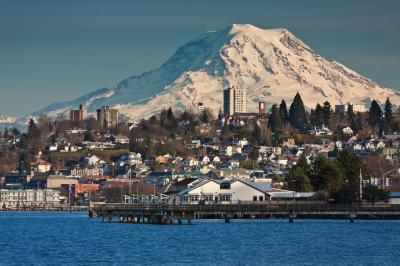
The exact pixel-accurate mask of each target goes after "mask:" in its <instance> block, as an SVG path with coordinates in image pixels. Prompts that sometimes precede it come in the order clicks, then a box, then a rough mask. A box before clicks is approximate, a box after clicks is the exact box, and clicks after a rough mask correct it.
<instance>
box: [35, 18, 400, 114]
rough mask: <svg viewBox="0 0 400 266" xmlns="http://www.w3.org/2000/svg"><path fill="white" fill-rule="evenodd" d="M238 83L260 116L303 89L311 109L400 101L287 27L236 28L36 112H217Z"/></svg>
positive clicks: (194, 42)
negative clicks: (261, 104) (198, 107)
mask: <svg viewBox="0 0 400 266" xmlns="http://www.w3.org/2000/svg"><path fill="white" fill-rule="evenodd" d="M232 85H233V86H235V87H240V88H245V89H247V95H248V100H249V104H248V106H249V111H250V112H252V111H256V109H257V103H258V101H265V102H266V103H267V105H272V104H273V103H279V102H280V101H281V100H282V99H284V100H286V101H287V102H289V103H290V102H291V100H292V99H293V97H294V95H295V94H296V92H297V91H298V92H299V93H300V94H301V96H302V99H303V101H304V103H305V105H306V106H307V107H309V108H312V107H314V106H315V104H316V103H317V102H320V103H323V102H324V101H329V102H330V103H331V104H332V105H335V104H338V103H348V102H350V103H363V104H365V105H369V102H370V101H371V99H376V100H378V101H379V102H381V103H383V102H384V101H385V99H386V98H387V97H390V99H391V101H392V103H394V104H395V105H399V104H400V94H399V93H398V92H396V91H395V90H392V89H389V88H385V87H383V86H381V85H378V84H377V83H375V82H374V81H372V80H370V79H368V78H366V77H363V76H361V75H360V74H358V73H356V72H354V71H352V70H351V69H349V68H347V67H345V66H344V65H342V64H340V63H338V62H336V61H332V60H328V59H325V58H323V57H322V56H320V55H319V54H317V53H316V52H315V51H314V50H313V49H311V48H310V47H309V46H307V45H306V44H305V43H304V42H303V41H301V40H300V39H299V38H297V37H296V36H294V35H293V34H292V33H290V32H289V31H288V30H286V29H260V28H257V27H255V26H252V25H248V24H246V25H239V24H233V25H231V26H229V27H227V28H225V29H223V30H219V31H213V32H207V33H205V34H203V35H202V36H200V37H199V38H197V39H195V40H192V41H190V42H188V43H187V44H185V45H183V46H181V47H179V48H178V50H177V51H176V52H175V53H174V54H173V55H172V57H171V58H170V59H169V60H168V61H166V62H165V63H164V64H162V65H161V66H160V67H159V68H157V69H155V70H152V71H149V72H145V73H143V74H141V75H139V76H132V77H130V78H127V79H125V80H123V81H122V82H120V83H119V84H117V85H116V86H115V87H113V88H110V89H108V88H103V89H100V90H97V91H95V92H93V93H90V94H88V95H85V96H83V97H80V98H78V99H76V100H73V101H69V102H64V103H56V104H52V105H50V106H48V107H46V108H44V109H42V110H40V111H38V112H35V113H33V115H38V114H40V113H47V114H49V115H51V116H53V115H55V114H57V113H62V112H66V111H68V110H69V109H71V108H77V107H78V105H79V104H83V105H84V108H86V110H87V111H88V112H94V111H95V110H96V109H97V108H99V107H100V106H102V105H110V106H115V107H116V108H118V109H119V110H120V112H121V113H123V114H125V115H127V116H128V117H131V118H133V119H135V118H142V117H148V116H150V115H152V114H155V113H158V112H159V111H160V110H162V109H163V108H168V107H170V106H171V107H172V108H175V109H181V110H184V109H186V108H189V107H190V106H193V105H195V104H197V103H198V102H202V103H203V104H204V106H205V107H208V108H210V109H211V110H213V111H214V112H218V110H219V109H220V108H221V106H222V90H223V89H224V88H226V87H228V86H232Z"/></svg>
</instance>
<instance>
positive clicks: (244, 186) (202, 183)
mask: <svg viewBox="0 0 400 266" xmlns="http://www.w3.org/2000/svg"><path fill="white" fill-rule="evenodd" d="M270 189H271V187H270V185H269V184H267V183H264V184H263V185H262V186H259V185H256V183H251V182H249V183H247V182H245V181H242V180H222V181H216V180H212V179H201V180H199V181H197V182H194V183H192V185H191V187H189V188H188V189H186V190H184V191H182V192H181V193H180V197H181V200H182V201H183V202H186V203H190V204H198V203H199V202H201V201H202V202H204V203H205V204H212V203H221V204H229V203H235V202H236V203H237V202H239V201H241V202H246V201H248V202H250V201H251V202H259V201H260V202H263V201H266V200H269V195H268V194H267V191H268V190H270Z"/></svg>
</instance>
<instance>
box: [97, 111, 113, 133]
mask: <svg viewBox="0 0 400 266" xmlns="http://www.w3.org/2000/svg"><path fill="white" fill-rule="evenodd" d="M97 122H98V124H99V128H100V129H109V128H113V127H116V126H117V125H118V109H111V108H110V107H109V106H102V107H101V108H100V109H98V110H97Z"/></svg>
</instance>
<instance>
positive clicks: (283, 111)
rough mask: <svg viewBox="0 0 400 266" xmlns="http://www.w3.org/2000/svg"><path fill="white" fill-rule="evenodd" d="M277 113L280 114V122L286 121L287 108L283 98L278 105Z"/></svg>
mask: <svg viewBox="0 0 400 266" xmlns="http://www.w3.org/2000/svg"><path fill="white" fill-rule="evenodd" d="M279 114H280V116H281V120H282V123H286V122H287V121H288V110H287V107H286V102H285V100H282V102H281V104H280V105H279Z"/></svg>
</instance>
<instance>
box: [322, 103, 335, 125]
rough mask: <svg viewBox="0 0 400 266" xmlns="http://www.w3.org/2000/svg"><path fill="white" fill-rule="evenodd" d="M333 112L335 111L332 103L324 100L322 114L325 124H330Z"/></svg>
mask: <svg viewBox="0 0 400 266" xmlns="http://www.w3.org/2000/svg"><path fill="white" fill-rule="evenodd" d="M332 113H333V111H332V106H331V104H330V103H329V102H328V101H326V102H324V105H323V107H322V114H323V119H324V124H325V126H328V125H329V120H330V119H331V116H332Z"/></svg>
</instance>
